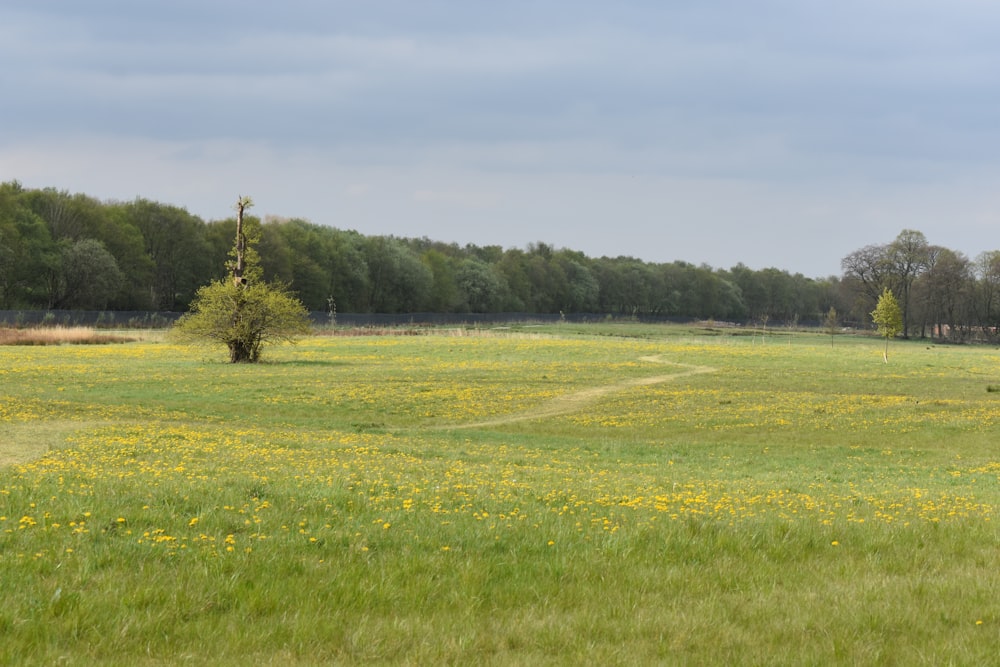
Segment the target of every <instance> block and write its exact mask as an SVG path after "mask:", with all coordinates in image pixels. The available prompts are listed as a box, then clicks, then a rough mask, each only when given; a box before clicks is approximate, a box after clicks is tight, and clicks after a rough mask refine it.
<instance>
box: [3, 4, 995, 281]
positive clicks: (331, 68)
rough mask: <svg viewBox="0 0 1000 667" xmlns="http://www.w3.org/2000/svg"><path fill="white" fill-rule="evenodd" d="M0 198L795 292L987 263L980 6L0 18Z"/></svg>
mask: <svg viewBox="0 0 1000 667" xmlns="http://www.w3.org/2000/svg"><path fill="white" fill-rule="evenodd" d="M0 90H2V99H0V180H4V181H9V180H13V179H16V180H19V181H20V182H21V183H22V184H23V185H25V186H26V187H32V188H35V187H48V186H51V187H55V188H57V189H60V190H69V191H70V192H84V193H86V194H88V195H91V196H94V197H97V198H99V199H102V200H108V199H115V200H131V199H134V198H135V197H143V198H147V199H153V200H156V201H161V202H164V203H169V204H175V205H178V206H182V207H184V208H187V209H188V210H189V211H191V212H192V213H194V214H196V215H199V216H201V217H203V218H205V219H206V220H214V219H220V218H224V217H230V216H232V215H233V210H232V205H233V203H234V202H235V201H236V199H237V197H238V196H240V195H251V196H252V197H253V198H254V201H255V202H256V204H257V206H256V208H255V209H254V213H256V214H258V215H261V216H266V215H276V216H282V217H298V218H305V219H307V220H310V221H312V222H314V223H319V224H324V225H332V226H336V227H339V228H343V229H356V230H358V231H360V232H362V233H364V234H394V235H397V236H408V237H428V238H431V239H434V240H441V241H447V242H457V243H459V244H461V245H464V244H465V243H475V244H477V245H500V246H503V247H504V248H510V247H520V248H523V247H525V246H527V245H528V244H529V243H532V242H536V241H543V242H546V243H549V244H551V245H554V246H556V247H566V248H572V249H575V250H581V251H583V252H584V253H586V254H587V255H589V256H592V257H599V256H603V255H607V256H618V255H631V256H634V257H639V258H642V259H645V260H648V261H654V262H669V261H674V260H683V261H688V262H692V263H695V264H701V263H707V264H709V265H711V266H713V267H716V268H729V267H731V266H733V265H734V264H736V263H738V262H743V263H744V264H747V265H748V266H750V267H753V268H758V269H759V268H765V267H769V266H774V267H777V268H780V269H786V270H789V271H792V272H801V273H804V274H805V275H807V276H810V277H825V276H828V275H833V274H838V275H839V274H840V260H841V258H842V257H843V256H844V255H846V254H848V253H849V252H851V251H853V250H856V249H858V248H860V247H862V246H864V245H867V244H870V243H885V242H889V241H891V240H892V239H893V238H895V236H896V235H897V234H898V233H899V232H900V231H901V230H902V229H904V228H907V229H917V230H919V231H922V232H923V233H924V234H925V235H926V236H927V238H928V240H929V241H930V242H931V243H933V244H938V245H943V246H947V247H949V248H952V249H954V250H959V251H962V252H965V253H966V254H967V255H969V256H970V257H975V255H977V254H979V253H980V252H982V251H985V250H995V249H1000V187H998V185H1000V3H997V2H994V1H993V0H949V2H941V1H939V0H837V1H836V2H831V1H829V0H816V1H814V0H773V1H772V0H760V1H758V0H697V1H695V0H683V1H682V0H648V1H640V0H615V1H614V2H612V1H610V0H525V1H521V0H502V1H498V0H492V1H490V2H487V1H486V0H482V1H480V0H448V1H445V0H440V1H435V0H431V1H424V0H397V1H392V0H353V1H349V2H348V1H338V0H283V1H282V2H280V3H279V2H261V1H254V0H241V1H239V2H236V1H229V0H171V1H170V2H140V1H139V0H88V1H87V2H78V1H75V0H66V1H63V2H55V1H49V0H0Z"/></svg>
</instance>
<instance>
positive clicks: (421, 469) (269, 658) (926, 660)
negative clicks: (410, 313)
mask: <svg viewBox="0 0 1000 667" xmlns="http://www.w3.org/2000/svg"><path fill="white" fill-rule="evenodd" d="M734 333H742V332H738V331H735V330H725V329H711V328H685V327H676V326H652V325H637V324H631V325H630V324H602V325H586V326H583V325H570V324H564V325H551V326H544V327H530V328H528V327H525V328H520V329H519V328H513V329H507V330H494V331H482V330H437V331H433V330H432V331H428V332H426V335H420V336H356V337H349V336H334V337H320V336H317V337H312V338H308V339H305V340H303V341H301V342H299V343H298V344H297V345H294V346H282V347H279V348H276V349H272V350H269V351H268V352H267V354H266V360H265V362H264V363H262V364H259V365H255V366H247V365H230V364H228V363H225V362H226V353H225V350H221V349H220V350H211V349H204V348H186V347H179V346H176V345H173V344H171V343H169V342H167V341H164V340H155V339H154V340H150V339H146V340H139V341H134V342H128V343H122V344H112V345H100V346H78V345H50V346H30V347H27V346H15V347H0V589H2V591H3V604H2V605H0V638H2V641H0V664H19V665H30V664H69V665H91V664H108V665H111V664H133V665H158V664H178V663H183V664H195V665H198V664H205V665H208V664H211V665H226V664H272V663H273V664H283V665H284V664H301V665H313V664H484V665H506V664H519V665H521V664H541V665H563V664H566V665H576V664H609V665H614V664H685V665H686V664H727V665H740V664H748V665H749V664H788V665H799V664H802V665H806V664H808V665H814V664H883V665H914V664H934V665H940V664H959V665H981V664H996V663H997V660H998V659H997V655H998V653H997V648H998V646H1000V530H998V529H1000V517H998V516H997V515H998V512H1000V451H998V447H997V441H998V436H1000V391H997V389H998V388H1000V351H998V350H996V349H994V348H988V347H959V346H936V345H931V344H928V343H926V342H919V341H913V342H904V341H894V342H893V343H892V344H891V345H890V348H889V363H888V364H883V363H882V345H881V342H880V341H879V340H878V339H875V338H864V337H839V336H838V337H835V338H831V337H830V336H827V335H819V334H808V333H793V332H780V331H779V332H771V333H770V334H768V335H767V336H757V335H753V336H750V335H733V334H734Z"/></svg>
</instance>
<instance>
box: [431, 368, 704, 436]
mask: <svg viewBox="0 0 1000 667" xmlns="http://www.w3.org/2000/svg"><path fill="white" fill-rule="evenodd" d="M640 361H645V362H649V363H653V364H666V365H670V366H677V367H678V368H683V369H685V370H682V371H678V372H676V373H670V374H667V375H653V376H650V377H640V378H630V379H628V380H622V381H621V382H615V383H612V384H606V385H601V386H597V387H589V388H586V389H580V390H577V391H574V392H571V393H569V394H564V395H562V396H558V397H556V398H554V399H552V400H550V401H548V402H547V403H544V404H543V405H540V406H538V407H535V408H531V409H528V410H525V411H523V412H520V413H517V414H510V415H505V416H503V417H497V418H496V419H488V420H484V421H478V422H473V423H469V424H452V425H449V426H443V427H441V428H442V429H445V430H458V429H469V428H486V427H490V426H503V425H504V424H513V423H515V422H523V421H532V420H536V419H547V418H550V417H558V416H561V415H567V414H571V413H573V412H577V411H579V410H582V409H583V408H584V407H586V406H588V405H590V404H593V403H595V402H596V401H598V400H600V399H601V398H603V397H605V396H607V395H609V394H613V393H615V392H619V391H624V390H626V389H630V388H633V387H646V386H651V385H656V384H662V383H664V382H670V381H672V380H679V379H681V378H685V377H690V376H692V375H700V374H702V373H714V372H715V371H716V370H717V369H715V368H713V367H711V366H697V365H693V364H684V363H680V362H677V361H666V360H664V359H663V358H662V356H661V355H655V356H646V357H641V358H640Z"/></svg>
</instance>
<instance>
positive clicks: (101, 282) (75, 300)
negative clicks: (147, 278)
mask: <svg viewBox="0 0 1000 667" xmlns="http://www.w3.org/2000/svg"><path fill="white" fill-rule="evenodd" d="M123 280H124V276H123V275H122V272H121V270H120V269H119V268H118V262H117V261H116V260H115V258H114V255H112V254H111V253H110V252H108V249H107V248H105V247H104V244H103V243H101V242H100V241H98V240H97V239H81V240H79V241H77V242H76V243H73V244H67V245H65V246H64V247H63V251H62V276H61V280H60V284H59V300H58V302H57V303H56V305H57V306H58V307H60V308H80V309H84V310H104V309H105V308H107V307H108V303H109V302H110V301H111V299H112V298H113V297H114V296H115V294H117V293H118V290H119V288H121V284H122V281H123Z"/></svg>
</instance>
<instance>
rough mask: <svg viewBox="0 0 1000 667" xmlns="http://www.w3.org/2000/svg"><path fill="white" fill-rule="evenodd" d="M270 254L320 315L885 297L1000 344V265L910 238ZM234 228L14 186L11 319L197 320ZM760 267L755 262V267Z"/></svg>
mask: <svg viewBox="0 0 1000 667" xmlns="http://www.w3.org/2000/svg"><path fill="white" fill-rule="evenodd" d="M255 222H256V223H257V224H259V227H260V234H261V236H260V241H259V245H258V250H259V252H260V257H261V261H262V264H263V269H264V273H265V278H266V279H267V280H270V281H282V282H285V283H288V284H289V285H290V286H291V288H292V290H294V292H295V293H296V294H297V295H298V296H299V298H300V299H301V300H302V302H303V303H304V304H305V306H306V308H308V309H309V310H312V311H322V312H328V311H330V310H332V309H335V310H336V311H338V312H341V313H416V312H440V313H502V312H518V313H560V312H562V313H597V314H603V315H611V316H628V317H650V318H656V317H658V318H668V317H669V318H697V319H716V320H728V321H737V322H772V323H778V322H781V323H791V322H803V323H805V322H811V323H818V322H827V323H828V324H832V322H831V316H833V315H835V321H836V323H837V324H838V325H840V324H845V325H853V326H867V324H868V322H869V321H870V318H869V315H868V313H869V312H870V311H871V310H872V308H873V307H874V302H875V299H876V298H877V296H878V294H879V293H881V290H882V288H883V287H889V288H890V289H892V290H893V291H894V292H895V293H896V294H897V296H898V297H899V298H900V302H901V304H902V305H903V308H904V311H905V316H906V322H907V332H908V334H910V335H935V336H946V337H949V338H954V339H968V338H972V337H977V338H979V337H984V336H985V337H990V336H991V335H993V334H995V332H996V331H997V327H998V326H1000V251H992V252H985V253H983V254H982V255H980V256H979V257H978V258H976V260H975V261H973V260H970V259H969V258H967V257H965V256H964V255H962V254H961V253H958V252H954V251H951V250H948V249H946V248H940V247H936V246H931V245H929V244H928V243H927V241H926V239H925V238H924V236H923V234H921V233H920V232H915V231H912V230H904V231H903V232H902V233H900V235H899V237H897V238H896V239H895V240H894V241H892V242H890V243H886V244H883V245H872V246H866V247H865V248H862V249H860V250H858V251H856V252H854V253H852V254H851V255H849V256H847V257H845V258H844V259H843V262H842V267H843V270H844V273H843V275H842V276H830V277H827V278H807V277H805V276H803V275H802V274H790V273H788V272H787V271H783V270H780V269H777V268H767V269H762V270H754V269H750V268H748V267H747V266H745V265H743V264H738V265H737V266H734V267H732V268H729V269H718V268H713V267H709V266H706V265H697V266H696V265H694V264H690V263H687V262H683V261H675V262H672V263H665V264H664V263H650V262H646V261H643V260H641V259H636V258H633V257H599V258H594V257H587V256H585V255H584V254H582V253H580V252H577V251H574V250H571V249H566V248H556V247H553V246H551V245H549V244H547V243H542V242H539V243H534V244H531V245H529V246H528V247H527V248H524V249H517V248H501V247H499V246H484V247H480V246H476V245H466V246H459V245H457V244H454V243H447V242H444V241H436V240H430V239H427V238H397V237H393V236H366V235H364V234H361V233H359V232H357V231H349V230H342V229H337V228H335V227H331V226H326V225H320V224H314V223H312V222H308V221H305V220H298V219H278V218H267V219H265V220H263V221H260V220H257V221H255ZM235 229H236V221H235V215H234V217H233V218H230V219H226V220H214V221H207V222H206V221H204V220H202V219H201V218H199V217H197V216H195V215H192V214H190V213H188V212H187V211H186V210H185V209H184V208H181V207H178V206H173V205H168V204H162V203H157V202H152V201H148V200H145V199H136V200H135V201H130V202H117V201H111V202H102V201H98V200H96V199H94V198H92V197H89V196H86V195H84V194H70V193H68V192H65V191H58V190H55V189H52V188H46V189H28V188H24V187H22V186H21V185H20V184H19V183H18V182H16V181H12V182H6V183H2V184H0V309H4V310H17V309H23V310H50V309H69V310H75V309H81V310H129V311H137V310H140V311H141V310H155V311H174V312H177V311H184V310H186V309H187V307H188V304H189V303H190V301H191V299H192V298H193V297H194V294H195V291H196V290H197V289H198V288H199V287H200V286H202V285H204V284H206V283H208V282H209V281H211V280H213V279H216V278H218V277H220V276H221V275H222V274H223V273H224V271H225V265H226V258H227V255H228V253H229V251H230V248H231V247H232V243H233V238H234V236H235ZM748 259H752V258H748Z"/></svg>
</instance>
